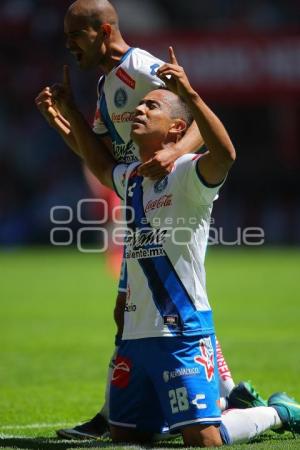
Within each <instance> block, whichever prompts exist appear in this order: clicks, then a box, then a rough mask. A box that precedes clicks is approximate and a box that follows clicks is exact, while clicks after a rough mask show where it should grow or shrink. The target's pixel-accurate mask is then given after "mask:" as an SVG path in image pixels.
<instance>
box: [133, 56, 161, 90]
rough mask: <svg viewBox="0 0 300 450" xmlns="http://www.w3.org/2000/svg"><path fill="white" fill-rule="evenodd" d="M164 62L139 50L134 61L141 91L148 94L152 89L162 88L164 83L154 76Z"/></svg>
mask: <svg viewBox="0 0 300 450" xmlns="http://www.w3.org/2000/svg"><path fill="white" fill-rule="evenodd" d="M163 64H164V61H162V60H161V59H158V58H156V57H155V56H153V55H151V54H150V53H148V52H145V51H143V50H140V51H139V53H138V55H137V56H136V59H135V61H134V65H135V69H136V73H137V74H138V83H139V86H140V89H141V91H144V92H150V91H152V90H153V89H157V88H159V87H164V86H165V83H164V82H163V81H162V80H160V79H159V78H158V77H157V76H156V72H157V69H158V68H159V67H160V66H162V65H163Z"/></svg>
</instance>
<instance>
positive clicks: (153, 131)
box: [131, 89, 173, 145]
mask: <svg viewBox="0 0 300 450" xmlns="http://www.w3.org/2000/svg"><path fill="white" fill-rule="evenodd" d="M170 108H171V107H170V104H169V102H168V98H167V96H166V93H165V91H162V90H159V89H157V90H155V91H152V92H150V93H149V94H147V95H146V97H144V98H143V99H142V100H141V102H140V103H139V105H138V106H137V107H136V111H135V118H134V121H133V123H132V127H131V137H132V139H133V140H134V141H135V142H136V143H137V144H138V145H141V144H142V143H143V142H144V140H145V139H147V143H149V142H153V144H154V145H156V144H158V143H161V142H163V141H164V140H165V138H166V137H167V135H168V132H169V130H170V126H171V124H172V123H173V119H171V117H170Z"/></svg>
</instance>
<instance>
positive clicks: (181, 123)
mask: <svg viewBox="0 0 300 450" xmlns="http://www.w3.org/2000/svg"><path fill="white" fill-rule="evenodd" d="M186 129H187V123H186V122H185V120H183V119H175V120H173V122H172V123H171V126H170V129H169V133H171V134H174V135H175V134H176V135H177V136H178V137H179V139H180V138H181V137H182V136H183V135H184V133H185V132H186Z"/></svg>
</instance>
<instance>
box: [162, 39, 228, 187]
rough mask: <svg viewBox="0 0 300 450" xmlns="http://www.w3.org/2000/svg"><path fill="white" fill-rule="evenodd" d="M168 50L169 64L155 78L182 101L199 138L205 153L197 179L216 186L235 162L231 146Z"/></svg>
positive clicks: (211, 112)
mask: <svg viewBox="0 0 300 450" xmlns="http://www.w3.org/2000/svg"><path fill="white" fill-rule="evenodd" d="M169 51H170V58H171V61H172V63H171V64H165V65H164V66H162V67H161V68H160V69H159V70H158V72H157V75H158V76H159V77H160V78H161V79H162V80H164V81H165V83H166V85H167V87H168V88H169V89H171V90H172V91H173V92H175V93H176V94H177V95H179V96H181V97H182V98H183V99H184V100H185V102H186V103H187V105H188V106H189V108H190V110H191V113H192V114H193V117H194V119H195V121H196V123H197V126H198V127H199V130H200V133H201V135H202V136H203V139H204V143H205V145H206V147H207V148H208V152H207V153H206V154H205V155H203V156H202V157H201V158H199V160H198V162H197V164H198V170H199V173H200V175H201V177H202V178H203V180H204V181H205V182H206V183H207V184H209V185H217V184H220V183H221V182H222V181H223V180H224V178H225V177H226V174H227V172H228V171H229V169H230V167H231V166H232V164H233V163H234V161H235V158H236V153H235V149H234V146H233V144H232V142H231V140H230V137H229V135H228V133H227V131H226V130H225V127H224V125H223V124H222V122H221V121H220V119H219V118H218V117H217V116H216V115H215V114H214V112H213V111H212V110H211V109H210V108H209V107H208V106H207V105H206V103H205V102H204V101H203V100H202V99H201V97H200V96H199V94H198V93H197V92H196V91H195V90H194V89H193V88H192V86H191V84H190V82H189V80H188V78H187V76H186V74H185V72H184V69H183V68H182V67H180V66H179V65H178V63H177V60H176V57H175V54H174V51H173V48H172V47H170V49H169Z"/></svg>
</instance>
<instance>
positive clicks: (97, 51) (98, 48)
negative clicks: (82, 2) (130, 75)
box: [64, 14, 105, 69]
mask: <svg viewBox="0 0 300 450" xmlns="http://www.w3.org/2000/svg"><path fill="white" fill-rule="evenodd" d="M64 31H65V36H66V47H67V48H68V49H69V50H70V52H71V53H72V54H73V56H74V57H75V59H76V61H77V64H78V65H79V67H80V68H81V69H93V68H95V67H97V66H98V65H99V64H100V63H101V61H102V59H103V58H104V53H105V48H104V45H103V36H102V34H103V33H102V29H101V27H100V28H99V30H97V31H96V30H95V29H94V28H92V27H91V26H90V25H89V24H88V23H87V20H86V19H85V18H84V17H81V16H74V15H72V14H67V15H66V17H65V22H64Z"/></svg>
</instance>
